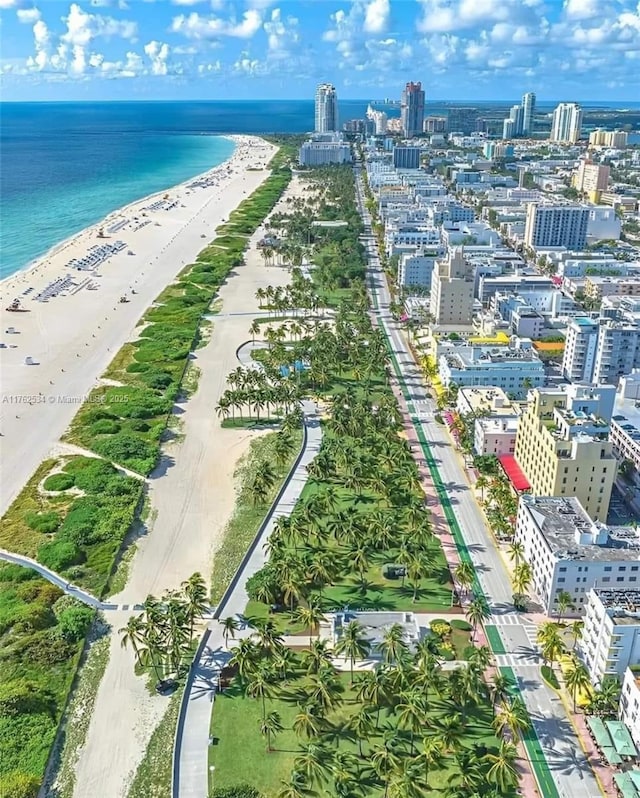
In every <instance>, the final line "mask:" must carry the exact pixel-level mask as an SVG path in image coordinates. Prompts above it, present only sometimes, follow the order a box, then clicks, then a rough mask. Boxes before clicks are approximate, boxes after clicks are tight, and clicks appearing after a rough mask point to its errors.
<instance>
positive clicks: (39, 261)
mask: <svg viewBox="0 0 640 798" xmlns="http://www.w3.org/2000/svg"><path fill="white" fill-rule="evenodd" d="M248 137H249V138H250V136H248ZM212 138H219V139H227V140H229V141H232V142H233V144H234V150H233V152H232V153H231V155H230V156H229V157H228V158H225V160H224V161H220V163H219V164H216V166H212V167H211V168H209V169H207V170H205V171H204V172H198V173H197V174H195V175H193V176H192V177H189V178H187V179H186V180H183V181H182V182H181V183H174V184H173V185H171V186H167V187H166V188H161V189H159V190H158V191H155V192H154V193H152V194H145V195H143V196H141V197H138V198H137V199H134V200H131V202H128V203H127V204H126V205H121V206H119V207H117V208H114V209H113V210H111V211H109V212H108V213H107V214H106V215H105V216H103V217H102V218H101V219H99V220H98V221H97V222H93V223H92V224H90V225H87V226H86V227H83V228H81V229H80V230H77V231H76V232H75V233H71V234H70V235H68V236H67V237H66V238H63V239H61V240H60V241H58V242H57V243H55V244H53V245H52V246H50V247H49V249H47V250H46V252H43V253H42V255H38V256H36V257H35V258H34V259H33V260H30V261H29V262H28V263H26V264H25V265H24V266H21V267H20V268H19V269H16V270H15V271H13V272H11V274H6V275H5V276H4V277H0V300H2V301H4V300H5V297H4V296H3V293H2V292H3V289H4V287H5V284H6V283H7V282H8V281H9V280H11V279H12V278H14V277H18V276H20V275H27V274H28V273H29V272H32V271H33V270H34V269H36V268H37V267H38V266H42V265H43V264H44V263H46V262H47V261H49V260H50V259H51V258H53V257H55V256H56V255H59V254H60V253H61V252H63V251H64V250H65V249H66V248H67V247H69V246H71V245H72V244H73V243H74V241H75V239H77V238H78V237H80V236H83V235H85V234H91V233H94V232H97V231H98V230H99V229H100V228H101V227H106V226H107V223H108V221H109V220H110V219H111V218H112V217H117V216H123V215H125V214H126V212H127V211H128V210H129V209H131V208H133V207H134V206H135V205H138V204H139V203H141V202H147V201H152V200H154V199H156V198H159V197H160V195H161V194H166V193H167V192H172V191H174V192H175V191H178V190H180V189H184V188H186V187H187V185H188V184H189V183H192V182H193V181H194V180H200V179H202V178H204V177H206V176H208V175H210V174H211V173H212V172H214V171H215V170H216V169H220V168H221V167H223V166H224V165H225V164H226V163H229V162H230V161H232V159H233V156H234V155H235V154H236V152H237V149H238V140H239V139H242V138H247V137H245V136H243V135H242V134H239V133H232V134H225V135H218V134H212ZM254 138H259V137H254ZM105 240H106V239H105Z"/></svg>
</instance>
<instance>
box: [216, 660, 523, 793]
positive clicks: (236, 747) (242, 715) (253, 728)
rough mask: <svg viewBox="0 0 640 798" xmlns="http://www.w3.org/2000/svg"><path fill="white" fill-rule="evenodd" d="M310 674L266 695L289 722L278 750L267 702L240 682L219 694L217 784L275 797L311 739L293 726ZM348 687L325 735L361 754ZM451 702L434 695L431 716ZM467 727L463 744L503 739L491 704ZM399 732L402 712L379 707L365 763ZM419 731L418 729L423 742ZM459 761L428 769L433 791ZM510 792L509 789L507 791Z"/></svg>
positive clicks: (468, 716) (369, 789) (374, 787)
mask: <svg viewBox="0 0 640 798" xmlns="http://www.w3.org/2000/svg"><path fill="white" fill-rule="evenodd" d="M306 680H307V679H306V677H304V676H303V677H298V678H297V679H295V680H293V681H290V682H289V683H287V684H285V685H284V687H283V688H282V690H281V692H280V694H279V695H278V696H277V697H274V698H271V699H267V700H266V702H265V707H266V712H267V713H269V712H273V711H276V712H278V713H279V715H280V719H281V722H282V725H283V727H284V729H283V731H282V732H281V734H279V735H278V736H277V737H276V738H275V740H274V742H273V743H272V745H273V748H274V750H273V751H272V752H271V753H267V751H266V743H265V739H264V737H263V736H262V735H261V734H260V720H261V718H262V704H261V701H260V700H256V699H253V698H248V697H245V696H244V695H243V693H242V691H241V690H240V689H239V687H238V686H237V685H236V684H233V685H232V686H231V687H230V688H229V689H228V690H227V691H226V692H225V693H222V694H220V695H218V696H217V697H216V700H215V703H214V706H213V711H212V716H211V727H210V734H211V737H212V738H213V745H212V746H211V747H210V749H209V752H210V753H209V762H210V764H212V765H214V767H215V771H213V778H212V782H213V783H212V786H213V787H230V786H232V785H235V784H241V783H249V784H251V785H252V786H254V787H256V788H257V789H258V790H259V791H260V792H261V793H262V794H263V795H264V796H265V798H273V796H275V795H276V794H277V792H278V790H279V789H280V787H281V786H282V785H281V782H282V781H283V780H287V779H288V777H289V776H290V774H291V771H292V770H293V763H294V760H295V758H296V756H299V755H300V753H301V751H302V748H303V746H304V745H305V744H306V740H304V739H300V738H299V737H298V736H297V735H296V734H295V732H293V730H292V724H293V720H294V717H295V715H296V714H297V712H298V706H297V703H296V701H297V700H299V699H300V698H304V693H305V684H306ZM341 681H342V682H343V685H344V688H345V691H344V694H343V699H344V703H343V704H342V705H340V706H339V707H338V708H337V709H336V710H334V711H333V712H332V713H330V714H329V715H328V718H327V720H328V721H329V724H330V729H329V731H328V733H326V734H325V735H324V737H325V742H326V743H328V746H329V748H331V749H333V750H339V751H343V752H349V753H352V754H355V755H356V756H358V757H359V758H360V756H359V745H358V741H357V739H356V738H355V737H354V735H353V734H352V733H351V732H349V731H348V730H347V728H346V726H347V722H348V719H349V717H350V716H351V715H353V714H355V713H356V712H357V711H358V710H359V709H360V706H361V705H360V703H359V702H358V701H356V698H355V693H354V691H353V690H352V689H351V688H350V685H349V675H348V674H343V675H342V677H341ZM450 711H451V710H450V708H449V707H448V706H447V704H446V703H445V702H443V701H441V700H440V699H438V698H436V697H435V696H434V697H433V698H432V699H431V700H430V711H429V718H430V719H431V718H436V717H438V716H442V714H443V713H445V712H450ZM464 714H465V720H466V724H467V726H466V730H465V736H464V738H463V741H462V745H463V746H464V747H467V748H471V747H472V746H474V745H484V746H486V747H487V748H495V747H497V745H498V741H497V740H496V737H495V735H494V733H493V731H492V728H491V717H492V713H491V707H490V706H489V705H486V706H481V707H470V708H467V709H466V710H465V713H464ZM394 731H395V732H396V733H397V735H398V738H400V739H402V738H404V739H406V740H408V739H409V734H408V732H405V731H402V730H400V729H398V726H397V715H394V713H393V712H392V711H391V710H390V709H383V710H382V712H381V713H380V721H379V727H378V729H377V730H375V731H374V734H373V735H372V737H371V738H370V740H368V741H364V742H363V745H362V749H363V750H362V759H361V761H362V762H364V763H366V762H368V760H369V758H370V753H371V751H372V750H373V749H375V748H378V747H380V746H381V745H382V743H383V735H384V734H385V733H386V734H388V733H389V732H394ZM420 741H421V736H420V734H417V735H416V742H417V744H418V745H419V744H420ZM456 768H457V763H456V760H455V759H454V757H453V756H446V757H445V759H444V763H443V767H442V768H440V769H437V770H436V769H435V768H434V769H433V770H432V772H431V773H430V775H429V785H430V787H431V790H430V792H431V794H433V795H438V794H441V793H442V791H443V790H444V788H445V787H446V785H447V781H448V779H449V776H450V775H451V774H452V773H453V772H454V771H455V770H456ZM360 782H361V783H362V784H363V785H365V788H366V793H365V794H366V796H367V798H380V796H382V795H383V792H384V790H383V788H382V786H381V785H380V784H376V783H375V781H373V780H372V779H371V778H370V777H368V776H367V775H366V774H362V777H361V779H360ZM320 794H321V795H327V796H330V795H335V792H334V791H333V789H332V784H331V779H330V777H329V779H328V782H327V787H326V788H325V789H324V790H321V792H320ZM507 795H511V793H505V797H506V796H507Z"/></svg>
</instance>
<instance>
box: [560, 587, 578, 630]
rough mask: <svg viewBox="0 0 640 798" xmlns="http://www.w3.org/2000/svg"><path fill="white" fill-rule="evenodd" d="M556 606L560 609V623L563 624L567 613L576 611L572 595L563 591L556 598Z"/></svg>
mask: <svg viewBox="0 0 640 798" xmlns="http://www.w3.org/2000/svg"><path fill="white" fill-rule="evenodd" d="M556 606H557V607H558V623H562V619H563V617H564V614H565V612H566V611H567V610H569V609H575V604H574V602H573V596H572V595H571V593H569V592H568V591H566V590H561V591H560V592H559V593H558V595H557V596H556Z"/></svg>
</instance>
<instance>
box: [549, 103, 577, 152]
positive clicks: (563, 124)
mask: <svg viewBox="0 0 640 798" xmlns="http://www.w3.org/2000/svg"><path fill="white" fill-rule="evenodd" d="M581 132H582V108H581V107H580V106H579V105H578V103H560V105H558V106H557V107H556V109H555V111H554V112H553V120H552V122H551V136H550V137H549V138H550V139H551V141H560V142H566V143H569V144H575V143H576V142H577V141H578V140H579V139H580V134H581Z"/></svg>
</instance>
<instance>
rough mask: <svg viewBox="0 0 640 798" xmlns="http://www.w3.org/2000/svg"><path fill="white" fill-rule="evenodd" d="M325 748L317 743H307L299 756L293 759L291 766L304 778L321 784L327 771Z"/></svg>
mask: <svg viewBox="0 0 640 798" xmlns="http://www.w3.org/2000/svg"><path fill="white" fill-rule="evenodd" d="M327 764H328V763H327V750H326V749H325V748H323V747H322V746H321V745H318V744H317V743H309V744H308V745H307V746H306V748H305V749H304V750H303V752H302V753H301V754H300V756H297V757H296V758H295V759H294V760H293V767H294V769H295V770H296V771H298V773H301V774H302V775H303V776H304V777H305V779H306V780H307V781H308V782H310V783H312V784H313V782H314V781H317V782H318V783H320V784H322V782H323V781H324V780H325V778H326V773H327Z"/></svg>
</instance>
